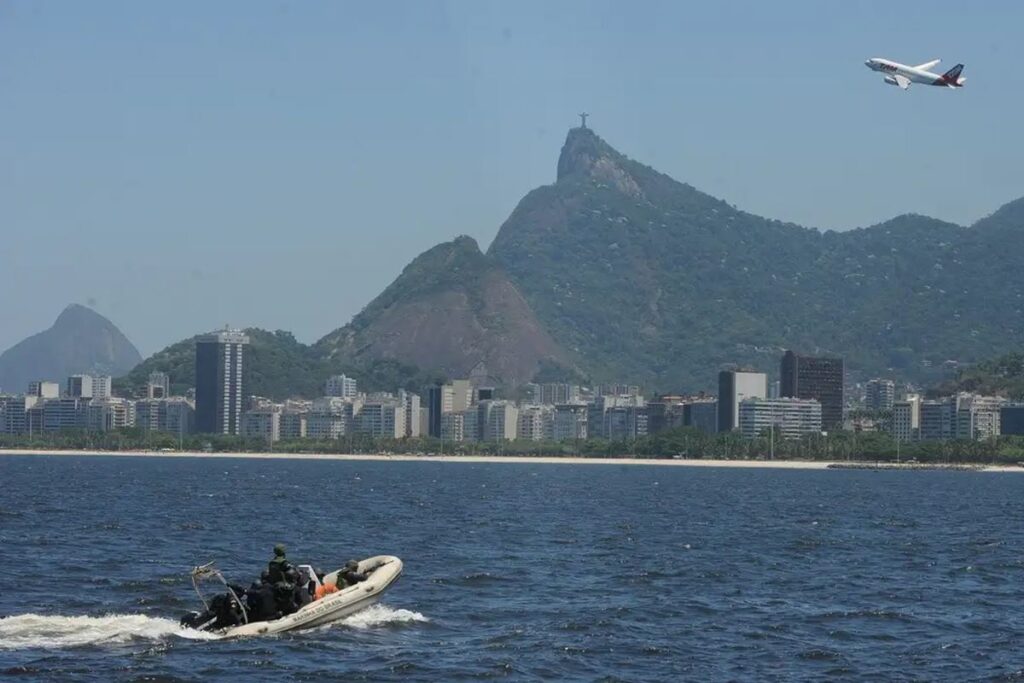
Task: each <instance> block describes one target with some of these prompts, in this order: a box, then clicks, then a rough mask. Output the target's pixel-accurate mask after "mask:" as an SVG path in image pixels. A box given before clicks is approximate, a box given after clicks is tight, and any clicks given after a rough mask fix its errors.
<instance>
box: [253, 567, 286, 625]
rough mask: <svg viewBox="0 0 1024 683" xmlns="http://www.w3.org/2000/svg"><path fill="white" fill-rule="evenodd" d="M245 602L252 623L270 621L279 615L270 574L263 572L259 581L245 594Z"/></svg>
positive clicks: (254, 582)
mask: <svg viewBox="0 0 1024 683" xmlns="http://www.w3.org/2000/svg"><path fill="white" fill-rule="evenodd" d="M245 602H246V606H247V608H248V610H249V620H250V621H270V620H271V619H277V618H278V616H280V615H279V613H278V611H277V604H276V603H275V602H274V586H273V584H271V583H270V572H269V571H267V570H263V574H261V575H260V578H259V580H258V581H253V584H252V586H250V587H249V590H247V591H246V592H245Z"/></svg>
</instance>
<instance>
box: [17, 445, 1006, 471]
mask: <svg viewBox="0 0 1024 683" xmlns="http://www.w3.org/2000/svg"><path fill="white" fill-rule="evenodd" d="M4 455H36V456H56V457H61V456H84V457H110V456H113V457H122V458H234V459H251V460H339V461H355V462H359V461H363V462H445V463H509V464H515V463H518V464H532V465H646V466H652V467H730V468H735V469H784V470H828V469H836V470H849V469H861V470H954V471H963V470H967V471H972V472H1020V473H1024V467H1020V466H1017V465H986V464H976V463H935V464H930V463H892V462H875V461H856V460H855V461H834V460H833V461H826V460H715V459H707V458H704V459H693V460H684V459H679V460H677V459H674V458H583V457H578V456H564V457H562V456H537V457H532V456H525V455H508V456H502V455H409V454H396V455H378V454H368V453H367V454H362V453H357V454H344V453H237V452H236V453H201V452H197V451H138V450H131V451H96V450H52V449H51V450H31V449H23V448H12V449H2V448H0V456H4Z"/></svg>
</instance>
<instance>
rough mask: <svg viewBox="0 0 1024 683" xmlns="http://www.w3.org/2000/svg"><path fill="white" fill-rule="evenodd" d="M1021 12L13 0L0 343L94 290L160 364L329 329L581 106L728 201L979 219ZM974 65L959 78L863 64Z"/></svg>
mask: <svg viewBox="0 0 1024 683" xmlns="http://www.w3.org/2000/svg"><path fill="white" fill-rule="evenodd" d="M1021 26H1024V3H1020V2H978V3H970V4H968V3H963V2H942V1H932V2H900V3H895V2H891V0H890V1H888V2H867V1H857V0H843V1H827V0H819V1H813V2H812V1H808V2H796V1H792V2H771V3H766V2H710V1H708V2H701V3H690V2H672V1H669V2H637V1H630V2H625V1H623V2H601V1H597V0H595V1H593V2H572V1H569V0H560V1H559V2H516V3H509V2H483V1H476V0H466V1H463V2H438V1H430V0H417V1H415V2H362V3H346V2H340V1H331V2H313V1H311V0H309V1H304V2H284V1H280V0H279V1H274V2H262V1H258V0H253V1H245V2H241V1H228V0H218V2H205V1H190V0H184V1H182V0H176V1H175V2H133V1H125V2H108V1H105V0H92V1H90V2H87V3H85V2H72V1H71V0H65V1H63V2H49V1H47V0H33V1H31V2H29V1H21V0H18V1H14V2H11V1H10V0H0V274H2V276H3V282H4V286H3V287H0V350H2V349H4V348H7V347H8V346H10V345H12V344H14V343H16V342H17V341H19V340H20V339H22V338H23V337H25V336H27V335H29V334H31V333H34V332H37V331H40V330H42V329H45V328H47V327H48V326H49V325H50V324H52V322H53V320H54V319H55V318H56V316H57V315H58V314H59V313H60V311H61V310H62V309H63V308H64V306H66V305H67V304H69V303H72V302H77V303H84V304H87V305H90V306H92V307H93V308H95V309H96V310H98V311H99V312H100V313H102V314H104V315H106V316H107V317H109V318H110V319H111V320H113V321H114V323H115V324H117V325H118V326H119V327H120V328H121V329H122V330H123V331H124V332H125V333H126V334H127V335H128V337H129V338H130V339H131V340H132V341H133V342H134V343H135V344H136V345H137V346H138V347H139V350H140V351H141V352H142V353H143V355H149V354H151V353H153V352H155V351H158V350H159V349H161V348H163V347H164V346H166V345H168V344H171V343H173V342H175V341H178V340H180V339H182V338H185V337H188V336H191V335H193V334H196V333H198V332H203V331H208V330H211V329H214V328H217V327H221V326H223V325H225V324H228V325H232V326H237V327H246V326H257V327H264V328H267V329H285V330H290V331H292V332H294V333H295V335H296V337H297V338H298V339H299V340H300V341H303V342H307V343H308V342H313V341H315V340H316V339H318V338H319V337H321V336H322V335H324V334H326V333H328V332H330V331H331V330H333V329H336V328H337V327H340V326H342V325H344V324H345V323H347V322H348V321H349V320H350V319H351V317H352V316H353V315H354V314H356V313H358V311H359V310H360V309H361V308H362V307H363V306H365V305H366V304H367V303H369V302H370V301H371V300H372V299H373V297H375V296H376V295H377V294H378V293H380V291H381V290H383V288H384V287H386V286H387V285H388V284H389V283H390V282H391V281H392V280H393V279H394V278H395V277H396V276H397V275H398V274H399V273H400V272H401V270H402V268H403V267H404V266H405V265H406V264H408V262H409V261H411V260H412V259H413V258H414V257H415V256H416V255H417V254H419V253H421V252H423V251H425V250H426V249H428V248H430V247H431V246H433V245H435V244H437V243H439V242H443V241H447V240H450V239H452V238H453V237H455V236H457V235H460V234H467V235H471V236H472V237H474V238H476V240H477V241H478V242H479V243H480V245H481V247H482V248H484V249H486V248H487V246H488V245H489V244H490V242H491V240H492V239H493V238H494V235H495V234H496V233H497V230H498V228H499V227H500V226H501V224H502V222H503V221H504V220H505V219H506V218H507V217H508V215H509V213H510V212H511V211H512V209H513V208H514V207H515V205H516V203H517V202H518V201H519V200H520V199H521V198H522V196H523V195H524V194H526V193H527V192H528V191H529V190H531V189H533V188H535V187H538V186H540V185H544V184H548V183H551V182H553V181H554V177H555V167H556V162H557V159H558V153H559V149H560V148H561V145H562V142H563V141H564V139H565V134H566V132H567V131H568V130H569V128H570V127H572V126H575V125H578V120H579V119H578V118H577V116H576V115H577V113H578V112H580V111H584V110H585V111H587V112H589V113H590V115H591V116H590V118H589V121H588V124H589V125H590V127H592V128H593V129H594V130H595V131H596V132H597V133H598V134H599V135H601V136H602V137H603V138H604V139H605V140H607V141H608V142H609V143H610V144H611V145H613V146H614V147H616V148H617V149H618V150H619V151H621V152H623V153H624V154H626V155H628V156H630V157H632V158H634V159H637V160H639V161H641V162H643V163H646V164H648V165H651V166H653V167H655V168H657V169H658V170H660V171H662V172H665V173H668V174H669V175H671V176H672V177H674V178H676V179H677V180H680V181H683V182H687V183H690V184H691V185H693V186H695V187H697V188H698V189H701V190H703V191H705V192H708V193H710V194H713V195H715V196H717V197H720V198H722V199H725V200H726V201H728V202H730V203H731V204H734V205H736V206H738V207H739V208H741V209H744V210H746V211H750V212H752V213H757V214H760V215H764V216H767V217H770V218H777V219H780V220H786V221H793V222H796V223H799V224H802V225H806V226H810V227H816V228H819V229H831V230H846V229H850V228H854V227H858V226H866V225H871V224H875V223H879V222H881V221H884V220H886V219H888V218H891V217H893V216H896V215H899V214H902V213H908V212H914V213H923V214H927V215H930V216H934V217H936V218H942V219H945V220H950V221H953V222H957V223H961V224H965V225H968V224H970V223H971V222H973V221H975V220H977V219H978V218H981V217H983V216H985V215H987V214H989V213H991V212H992V211H994V210H995V209H997V208H998V207H999V206H1000V205H1001V204H1003V203H1005V202H1007V201H1010V200H1013V199H1016V198H1018V197H1020V196H1022V195H1024V164H1021V163H1020V155H1021V148H1020V140H1021V134H1020V133H1021V124H1020V112H1021V111H1022V110H1024V88H1021V82H1020V81H1021V76H1020V74H1021V72H1022V69H1024V66H1022V65H1024V60H1022V58H1021V54H1020V52H1021V47H1020V45H1021V41H1020V39H1019V38H1020V27H1021ZM873 56H882V57H887V58H891V59H894V60H897V61H901V62H906V63H912V64H916V63H921V62H925V61H928V60H931V59H934V58H937V57H941V58H942V59H943V63H942V64H941V65H940V67H938V68H937V70H938V71H944V70H945V69H948V68H950V67H952V66H953V65H954V64H956V63H957V62H963V63H965V64H966V67H965V69H964V75H965V76H966V77H967V79H968V83H967V86H966V87H965V88H963V89H962V90H956V91H954V90H948V89H939V88H929V87H925V86H912V87H911V89H910V90H909V91H907V92H903V91H901V90H899V89H898V88H894V87H892V86H887V85H885V84H883V83H882V76H881V75H880V74H877V73H873V72H870V71H868V69H867V68H866V67H865V66H864V60H865V59H867V58H868V57H873Z"/></svg>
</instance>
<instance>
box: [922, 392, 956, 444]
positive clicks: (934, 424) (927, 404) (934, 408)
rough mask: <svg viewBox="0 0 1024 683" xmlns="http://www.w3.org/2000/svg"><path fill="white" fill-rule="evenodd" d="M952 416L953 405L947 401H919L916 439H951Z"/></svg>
mask: <svg viewBox="0 0 1024 683" xmlns="http://www.w3.org/2000/svg"><path fill="white" fill-rule="evenodd" d="M954 414H955V411H954V410H953V404H952V403H951V402H950V401H949V400H942V401H921V407H920V425H919V427H918V439H920V440H921V441H944V440H946V439H951V438H953V434H954V430H953V417H954Z"/></svg>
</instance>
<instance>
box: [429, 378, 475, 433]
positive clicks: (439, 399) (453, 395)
mask: <svg viewBox="0 0 1024 683" xmlns="http://www.w3.org/2000/svg"><path fill="white" fill-rule="evenodd" d="M472 396H473V387H472V385H470V383H469V380H468V379H456V380H452V381H451V382H448V383H447V384H437V385H434V386H432V387H429V388H428V389H427V421H428V425H429V430H428V432H427V433H428V434H429V435H430V436H433V437H440V436H441V416H442V415H444V414H446V413H461V412H463V411H465V410H468V409H469V406H470V405H471V404H472Z"/></svg>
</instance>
